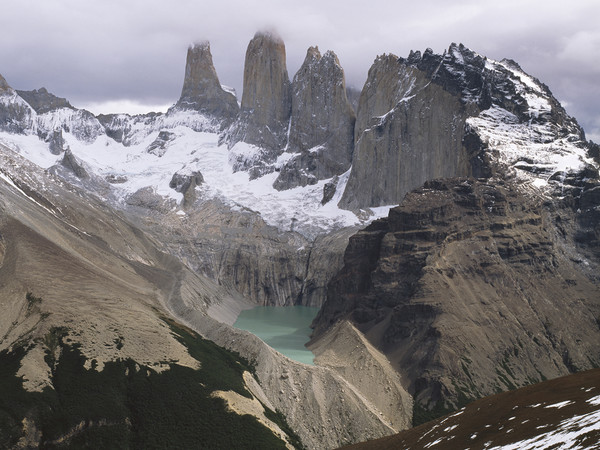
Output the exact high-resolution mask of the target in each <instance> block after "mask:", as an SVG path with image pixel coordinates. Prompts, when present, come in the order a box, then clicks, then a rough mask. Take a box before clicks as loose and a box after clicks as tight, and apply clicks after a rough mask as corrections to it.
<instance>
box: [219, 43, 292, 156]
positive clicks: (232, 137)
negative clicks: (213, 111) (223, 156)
mask: <svg viewBox="0 0 600 450" xmlns="http://www.w3.org/2000/svg"><path fill="white" fill-rule="evenodd" d="M291 103H292V102H291V90H290V80H289V77H288V72H287V66H286V60H285V45H284V43H283V41H282V40H281V38H280V37H279V36H277V35H275V34H273V33H270V32H259V33H256V35H255V36H254V38H253V39H252V40H251V41H250V43H249V44H248V49H247V51H246V60H245V63H244V91H243V94H242V105H241V109H240V115H239V118H238V120H237V121H236V122H235V123H234V124H232V126H231V127H230V128H229V129H228V130H227V131H226V132H225V134H224V135H223V136H222V141H223V142H225V143H227V146H228V147H229V148H231V147H233V146H234V145H235V144H236V143H238V142H240V141H242V142H246V143H248V144H252V145H256V146H258V147H261V148H263V149H266V150H267V151H268V154H266V155H265V158H266V159H267V160H271V161H270V162H272V161H273V160H274V158H275V157H276V156H277V155H279V154H280V153H281V152H282V150H283V148H284V147H285V144H286V139H287V129H288V125H289V118H290V111H291ZM268 162H269V161H267V163H268Z"/></svg>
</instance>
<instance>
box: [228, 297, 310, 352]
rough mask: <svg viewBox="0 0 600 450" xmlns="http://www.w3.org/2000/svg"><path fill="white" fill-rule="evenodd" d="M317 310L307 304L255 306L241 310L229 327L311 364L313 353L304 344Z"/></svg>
mask: <svg viewBox="0 0 600 450" xmlns="http://www.w3.org/2000/svg"><path fill="white" fill-rule="evenodd" d="M318 311H319V308H313V307H308V306H257V307H255V308H252V309H246V310H244V311H242V312H241V313H240V315H239V316H238V318H237V320H236V322H235V323H234V324H233V326H234V327H236V328H239V329H241V330H246V331H249V332H250V333H252V334H254V335H256V336H258V337H259V338H261V339H262V340H263V341H265V342H266V343H267V344H269V345H270V346H271V347H273V348H274V349H275V350H277V351H278V352H280V353H283V354H284V355H285V356H287V357H288V358H291V359H293V360H295V361H300V362H302V363H304V364H313V359H314V355H313V354H312V352H311V351H310V350H308V349H307V348H306V347H304V344H306V343H307V342H308V337H309V335H310V333H311V331H312V330H311V329H310V323H311V322H312V320H313V319H314V318H315V316H316V315H317V312H318Z"/></svg>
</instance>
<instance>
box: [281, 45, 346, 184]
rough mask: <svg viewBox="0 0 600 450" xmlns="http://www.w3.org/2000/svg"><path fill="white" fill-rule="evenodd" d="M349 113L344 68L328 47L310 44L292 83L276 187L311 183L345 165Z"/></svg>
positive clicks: (328, 175) (339, 173)
mask: <svg viewBox="0 0 600 450" xmlns="http://www.w3.org/2000/svg"><path fill="white" fill-rule="evenodd" d="M354 121H355V114H354V110H353V108H352V105H351V104H350V102H349V101H348V98H347V96H346V83H345V79H344V70H343V69H342V67H341V65H340V62H339V60H338V58H337V56H336V55H335V53H333V52H332V51H328V52H326V53H325V55H323V56H321V53H320V52H319V49H318V48H317V47H310V48H309V49H308V51H307V53H306V58H305V60H304V63H303V64H302V66H301V67H300V69H299V70H298V72H297V73H296V75H295V76H294V80H293V82H292V115H291V121H290V132H289V140H288V145H287V148H286V151H287V152H289V153H292V154H293V155H294V156H293V158H292V159H291V160H289V161H288V162H287V163H286V164H285V165H284V166H283V167H282V168H281V173H280V174H279V176H278V178H277V180H276V181H275V183H274V187H275V188H276V189H279V190H282V189H290V188H293V187H296V186H306V185H307V184H314V183H316V182H317V180H322V179H326V178H331V177H332V176H334V175H341V174H342V173H344V172H345V171H346V170H348V169H349V168H350V164H351V162H352V152H353V149H354Z"/></svg>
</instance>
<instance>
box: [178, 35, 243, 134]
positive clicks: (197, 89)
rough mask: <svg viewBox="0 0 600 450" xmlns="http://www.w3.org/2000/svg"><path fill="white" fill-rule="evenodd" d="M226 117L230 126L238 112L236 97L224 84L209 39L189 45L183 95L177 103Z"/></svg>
mask: <svg viewBox="0 0 600 450" xmlns="http://www.w3.org/2000/svg"><path fill="white" fill-rule="evenodd" d="M176 107H178V108H181V109H192V110H196V111H199V112H201V113H204V114H207V115H209V116H212V117H214V118H216V119H219V120H222V121H223V125H229V124H230V123H231V122H233V120H234V119H235V117H236V116H237V114H238V109H239V108H238V104H237V100H236V98H235V96H234V95H233V94H232V93H230V92H227V91H225V90H224V89H223V88H222V87H221V83H220V82H219V77H218V76H217V72H216V70H215V67H214V65H213V60H212V54H211V52H210V44H209V42H208V41H204V42H200V43H197V44H194V45H192V46H190V47H189V48H188V53H187V61H186V65H185V78H184V80H183V89H182V90H181V98H180V99H179V101H178V102H177V104H176Z"/></svg>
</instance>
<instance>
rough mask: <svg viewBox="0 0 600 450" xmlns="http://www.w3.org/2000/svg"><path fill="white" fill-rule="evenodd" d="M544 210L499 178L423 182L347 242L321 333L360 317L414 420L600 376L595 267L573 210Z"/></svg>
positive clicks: (360, 324)
mask: <svg viewBox="0 0 600 450" xmlns="http://www.w3.org/2000/svg"><path fill="white" fill-rule="evenodd" d="M595 189H596V188H595V187H592V186H591V185H590V187H588V190H589V191H590V193H591V192H594V191H595ZM598 203H600V202H597V203H596V207H597V205H598ZM547 206H548V205H544V204H542V203H541V202H540V201H539V200H537V201H534V200H532V199H531V198H528V197H526V196H523V195H522V194H520V193H519V190H518V189H517V188H515V187H513V186H511V185H510V184H505V183H503V182H500V181H497V180H496V181H494V182H493V183H487V182H484V181H477V180H475V179H467V178H463V179H452V180H448V181H433V182H429V183H426V184H425V186H424V187H423V188H420V189H418V190H415V191H413V192H411V193H409V194H408V195H407V196H406V197H405V199H404V201H403V202H402V203H401V205H400V206H399V207H397V208H394V209H392V210H391V211H390V214H389V217H388V219H386V220H381V221H377V222H374V223H373V224H372V225H370V226H369V227H367V228H366V229H365V230H363V231H361V232H359V233H358V234H356V235H355V236H353V237H352V238H351V239H350V244H349V246H348V248H347V250H346V255H345V266H344V269H342V271H341V272H340V273H339V274H338V275H337V276H336V277H335V278H334V279H333V281H332V282H331V283H330V285H329V290H328V298H327V302H326V303H325V305H324V306H323V308H322V309H321V312H320V313H319V316H318V318H317V319H316V320H315V323H314V325H315V336H320V335H321V334H322V333H324V332H325V330H328V329H329V328H330V326H331V324H333V323H335V322H337V321H339V320H343V319H350V320H352V321H353V322H354V323H355V324H356V325H357V327H358V328H359V329H360V330H361V331H362V332H363V333H365V335H366V336H367V337H368V338H369V339H370V341H371V342H372V343H374V345H375V346H376V347H377V348H379V349H381V350H383V352H384V353H385V354H386V355H387V356H388V357H389V358H390V360H391V361H392V363H393V364H394V366H395V367H396V368H397V370H398V371H399V372H400V374H401V376H402V377H403V379H405V380H407V382H408V383H409V386H410V387H409V391H410V392H411V393H412V394H413V395H414V397H415V401H416V402H417V403H416V405H417V406H416V408H415V414H416V418H415V420H416V421H417V422H418V421H423V420H425V418H427V417H430V416H428V414H430V413H431V412H432V411H433V412H437V413H438V414H439V413H440V412H442V411H443V410H444V409H446V408H448V409H452V408H455V407H457V406H460V405H461V404H463V403H464V402H466V401H469V400H472V399H475V398H478V397H481V396H485V395H490V394H493V393H495V392H498V391H502V390H506V389H512V388H514V387H518V386H523V385H526V384H530V383H533V382H537V381H540V380H544V379H546V378H554V377H557V376H560V375H564V374H567V373H569V372H573V371H577V370H582V369H588V368H592V367H597V366H598V365H600V361H599V355H598V350H597V349H598V347H599V346H600V331H599V329H598V319H599V318H600V304H599V303H598V299H599V298H600V287H599V286H598V283H597V281H596V282H594V275H593V274H588V273H587V270H586V267H587V266H588V265H589V264H591V261H592V260H587V259H584V258H582V256H581V255H579V256H578V257H576V254H577V253H573V248H574V247H573V245H571V242H570V241H569V238H567V236H568V234H569V233H567V232H566V231H565V229H566V228H567V227H569V226H576V224H577V220H576V219H575V217H574V214H575V215H576V213H575V211H572V210H571V211H569V210H568V209H565V210H559V211H557V210H554V211H552V208H550V209H548V208H547ZM555 222H558V223H560V224H561V229H562V230H563V233H562V235H557V230H556V228H555ZM569 224H570V225H569ZM596 231H597V226H596ZM575 235H577V232H575Z"/></svg>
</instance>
